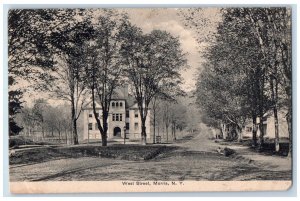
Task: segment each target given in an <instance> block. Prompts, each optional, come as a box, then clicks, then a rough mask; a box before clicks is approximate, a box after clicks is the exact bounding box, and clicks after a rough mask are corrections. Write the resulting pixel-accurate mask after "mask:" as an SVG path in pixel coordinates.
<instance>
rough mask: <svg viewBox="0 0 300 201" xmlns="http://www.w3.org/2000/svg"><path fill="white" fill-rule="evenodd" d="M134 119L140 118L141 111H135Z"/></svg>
mask: <svg viewBox="0 0 300 201" xmlns="http://www.w3.org/2000/svg"><path fill="white" fill-rule="evenodd" d="M134 117H135V118H138V117H139V111H138V110H135V111H134Z"/></svg>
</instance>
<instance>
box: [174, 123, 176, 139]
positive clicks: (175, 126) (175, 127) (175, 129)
mask: <svg viewBox="0 0 300 201" xmlns="http://www.w3.org/2000/svg"><path fill="white" fill-rule="evenodd" d="M174 140H176V125H174Z"/></svg>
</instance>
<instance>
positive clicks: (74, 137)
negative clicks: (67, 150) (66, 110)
mask: <svg viewBox="0 0 300 201" xmlns="http://www.w3.org/2000/svg"><path fill="white" fill-rule="evenodd" d="M72 134H73V144H74V145H76V144H78V134H77V121H76V119H73V133H72Z"/></svg>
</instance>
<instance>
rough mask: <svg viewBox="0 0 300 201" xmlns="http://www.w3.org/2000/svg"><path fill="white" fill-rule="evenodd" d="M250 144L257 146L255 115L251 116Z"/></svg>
mask: <svg viewBox="0 0 300 201" xmlns="http://www.w3.org/2000/svg"><path fill="white" fill-rule="evenodd" d="M252 124H253V126H252V145H253V147H256V146H257V138H256V135H257V125H256V116H252Z"/></svg>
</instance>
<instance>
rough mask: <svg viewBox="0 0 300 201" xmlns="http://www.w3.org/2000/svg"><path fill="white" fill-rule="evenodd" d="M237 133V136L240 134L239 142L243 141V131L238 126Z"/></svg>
mask: <svg viewBox="0 0 300 201" xmlns="http://www.w3.org/2000/svg"><path fill="white" fill-rule="evenodd" d="M235 130H236V133H237V136H238V142H242V141H243V133H242V131H241V130H240V129H239V128H238V126H237V127H236V129H235Z"/></svg>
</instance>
